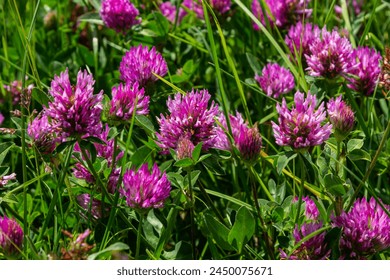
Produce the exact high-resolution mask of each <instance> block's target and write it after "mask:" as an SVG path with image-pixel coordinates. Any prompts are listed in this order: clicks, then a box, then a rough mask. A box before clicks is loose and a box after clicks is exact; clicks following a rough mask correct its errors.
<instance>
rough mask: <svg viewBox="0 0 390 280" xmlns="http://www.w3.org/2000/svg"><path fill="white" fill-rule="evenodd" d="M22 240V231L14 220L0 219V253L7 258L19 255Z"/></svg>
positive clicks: (5, 217)
mask: <svg viewBox="0 0 390 280" xmlns="http://www.w3.org/2000/svg"><path fill="white" fill-rule="evenodd" d="M23 238H24V234H23V230H22V228H21V227H20V225H19V224H18V223H17V222H16V221H15V220H14V219H10V218H8V217H7V216H4V217H0V252H1V251H2V252H3V253H4V254H5V255H8V256H12V255H15V254H17V253H19V252H20V251H21V248H22V244H23Z"/></svg>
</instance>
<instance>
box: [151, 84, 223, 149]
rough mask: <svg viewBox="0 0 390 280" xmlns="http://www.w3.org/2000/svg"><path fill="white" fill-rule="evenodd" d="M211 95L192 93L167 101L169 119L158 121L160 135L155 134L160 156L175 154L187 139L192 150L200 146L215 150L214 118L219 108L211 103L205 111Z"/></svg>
mask: <svg viewBox="0 0 390 280" xmlns="http://www.w3.org/2000/svg"><path fill="white" fill-rule="evenodd" d="M209 100H210V94H209V93H208V91H207V90H200V91H198V90H192V91H191V92H189V93H187V94H186V95H181V94H180V93H177V94H176V95H175V96H174V98H173V99H172V98H171V97H168V101H167V107H168V111H169V113H170V114H169V115H167V116H164V115H163V114H161V115H160V118H157V121H158V124H159V125H160V132H159V133H157V138H158V145H159V146H160V147H161V148H162V152H163V153H165V154H168V153H169V149H173V150H177V148H178V143H179V140H181V139H183V138H187V139H188V140H190V141H191V142H192V144H193V145H194V146H196V145H197V144H199V143H200V142H202V143H203V144H202V149H203V150H204V151H207V150H208V149H209V148H211V147H213V146H214V142H215V126H214V117H216V116H217V115H218V113H219V112H218V106H217V105H215V103H214V101H213V102H212V103H211V106H210V108H208V102H209Z"/></svg>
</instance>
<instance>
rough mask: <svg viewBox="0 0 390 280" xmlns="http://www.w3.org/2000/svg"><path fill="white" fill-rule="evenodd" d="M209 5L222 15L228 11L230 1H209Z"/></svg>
mask: <svg viewBox="0 0 390 280" xmlns="http://www.w3.org/2000/svg"><path fill="white" fill-rule="evenodd" d="M210 5H211V7H213V9H214V10H216V11H217V12H218V13H220V14H224V13H226V12H228V11H229V10H230V7H231V5H232V2H231V0H210Z"/></svg>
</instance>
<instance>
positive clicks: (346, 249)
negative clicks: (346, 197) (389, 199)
mask: <svg viewBox="0 0 390 280" xmlns="http://www.w3.org/2000/svg"><path fill="white" fill-rule="evenodd" d="M385 207H386V209H387V210H390V207H389V206H388V205H385ZM333 224H334V226H336V227H340V228H342V232H341V238H340V250H341V253H342V257H345V258H352V259H366V258H368V257H370V256H372V255H374V254H375V253H377V252H380V251H382V250H385V249H388V248H389V247H390V217H389V216H388V215H387V213H386V212H385V211H384V210H383V209H382V207H381V206H380V205H379V204H378V203H377V201H376V200H375V199H374V198H373V197H372V198H371V199H370V200H369V201H367V199H366V198H361V199H357V200H356V201H355V203H354V205H353V206H352V209H351V210H350V211H349V212H348V213H346V212H343V213H342V214H341V215H340V216H338V217H335V218H333Z"/></svg>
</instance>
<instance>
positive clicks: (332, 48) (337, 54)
mask: <svg viewBox="0 0 390 280" xmlns="http://www.w3.org/2000/svg"><path fill="white" fill-rule="evenodd" d="M321 37H322V38H317V39H316V40H315V41H314V42H313V43H312V44H311V45H310V47H309V48H310V55H307V54H305V57H306V62H307V65H308V67H307V68H306V70H308V71H309V74H310V75H311V76H315V77H324V78H328V79H333V78H336V77H339V76H344V77H345V76H346V75H347V74H349V73H351V72H352V71H353V70H354V69H355V68H357V67H358V64H359V63H358V62H356V61H355V59H354V58H353V49H352V45H351V43H350V42H349V40H348V39H347V38H345V37H342V36H340V34H339V33H338V32H337V31H336V30H333V31H332V32H328V31H327V30H326V27H324V28H323V29H322V31H321Z"/></svg>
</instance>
